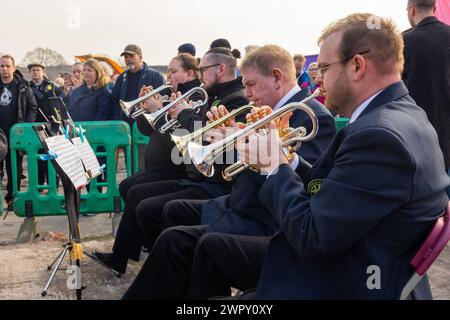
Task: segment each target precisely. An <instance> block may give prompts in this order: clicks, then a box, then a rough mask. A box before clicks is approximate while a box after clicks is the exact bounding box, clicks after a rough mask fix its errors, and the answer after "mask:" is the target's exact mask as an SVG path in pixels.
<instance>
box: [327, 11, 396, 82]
mask: <svg viewBox="0 0 450 320" xmlns="http://www.w3.org/2000/svg"><path fill="white" fill-rule="evenodd" d="M337 32H342V40H341V43H340V47H339V49H338V54H339V56H340V58H341V60H345V59H349V58H350V57H351V56H352V55H354V54H356V53H361V52H366V51H369V52H368V53H367V55H366V56H367V57H368V59H370V60H372V62H373V63H374V64H375V66H376V68H377V70H378V73H379V74H381V75H386V74H391V73H392V72H399V73H402V71H403V64H404V58H403V38H402V36H401V34H400V31H399V30H398V29H397V26H396V25H395V23H394V22H393V21H392V20H391V19H385V18H382V17H379V16H376V15H373V14H370V13H355V14H352V15H349V16H347V17H345V18H343V19H340V20H337V21H335V22H333V23H331V24H330V25H329V26H328V27H326V28H325V30H324V31H323V32H322V35H321V36H320V38H319V40H318V43H319V46H320V45H321V44H322V43H323V41H324V40H325V39H326V38H328V37H329V36H330V35H332V34H334V33H337Z"/></svg>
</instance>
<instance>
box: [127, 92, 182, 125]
mask: <svg viewBox="0 0 450 320" xmlns="http://www.w3.org/2000/svg"><path fill="white" fill-rule="evenodd" d="M167 89H169V90H171V91H172V92H175V90H174V89H173V88H172V86H171V85H170V84H164V85H162V86H159V87H158V88H156V89H154V90H152V91H150V92H149V93H147V94H146V95H143V96H142V97H140V98H137V99H135V100H132V101H128V102H125V101H123V100H120V101H119V104H120V107H121V108H122V110H123V112H124V113H125V115H126V116H127V117H130V116H131V117H132V118H133V119H135V118H137V117H138V116H139V115H141V114H143V113H145V112H146V111H145V110H144V109H142V108H139V105H140V103H141V102H142V101H144V100H146V99H148V98H150V97H151V96H154V95H155V94H158V93H160V92H162V91H164V90H167ZM162 100H163V102H165V101H168V100H169V97H168V96H163V98H162Z"/></svg>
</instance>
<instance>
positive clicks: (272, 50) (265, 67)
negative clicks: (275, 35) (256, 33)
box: [241, 44, 295, 81]
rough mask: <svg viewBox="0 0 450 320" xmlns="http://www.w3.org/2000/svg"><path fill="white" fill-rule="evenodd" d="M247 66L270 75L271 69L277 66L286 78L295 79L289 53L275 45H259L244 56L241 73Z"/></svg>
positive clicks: (292, 62)
mask: <svg viewBox="0 0 450 320" xmlns="http://www.w3.org/2000/svg"><path fill="white" fill-rule="evenodd" d="M248 68H253V69H255V70H257V71H258V72H259V73H261V74H262V75H264V76H271V75H272V70H273V69H275V68H278V69H280V70H281V71H283V73H284V76H285V77H286V78H287V79H288V80H291V81H295V66H294V61H293V60H292V57H291V54H290V53H289V52H288V51H287V50H285V49H283V48H282V47H280V46H277V45H273V44H270V45H265V46H263V47H259V48H258V49H256V50H254V51H252V52H251V53H249V54H248V55H247V56H245V58H244V60H243V61H242V64H241V73H244V72H245V70H246V69H248Z"/></svg>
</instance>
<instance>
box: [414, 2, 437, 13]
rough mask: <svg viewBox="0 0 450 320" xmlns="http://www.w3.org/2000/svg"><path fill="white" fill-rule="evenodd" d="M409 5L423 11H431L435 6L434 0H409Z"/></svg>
mask: <svg viewBox="0 0 450 320" xmlns="http://www.w3.org/2000/svg"><path fill="white" fill-rule="evenodd" d="M408 2H409V4H412V5H413V6H416V7H417V8H419V9H423V10H427V11H429V10H432V9H433V8H434V7H435V6H436V0H409V1H408Z"/></svg>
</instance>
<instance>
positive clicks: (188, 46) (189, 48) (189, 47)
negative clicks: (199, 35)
mask: <svg viewBox="0 0 450 320" xmlns="http://www.w3.org/2000/svg"><path fill="white" fill-rule="evenodd" d="M178 52H179V53H190V54H191V55H193V56H194V57H195V46H194V45H193V44H192V43H183V44H182V45H181V46H179V47H178Z"/></svg>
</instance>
